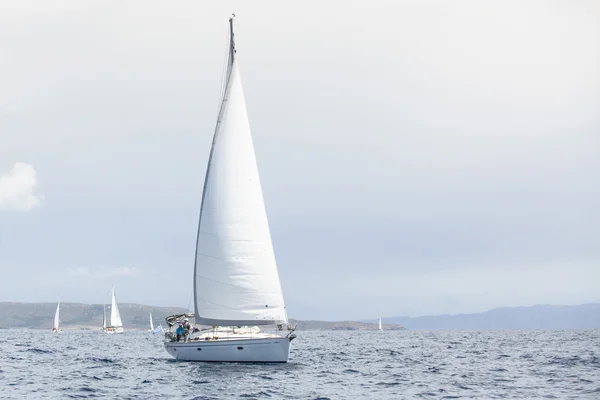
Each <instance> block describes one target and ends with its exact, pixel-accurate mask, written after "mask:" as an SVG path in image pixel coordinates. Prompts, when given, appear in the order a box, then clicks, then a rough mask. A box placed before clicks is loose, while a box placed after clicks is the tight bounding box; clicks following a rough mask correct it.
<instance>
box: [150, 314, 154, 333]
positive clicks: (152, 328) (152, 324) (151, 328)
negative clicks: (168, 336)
mask: <svg viewBox="0 0 600 400" xmlns="http://www.w3.org/2000/svg"><path fill="white" fill-rule="evenodd" d="M150 330H151V331H153V330H154V322H152V311H150Z"/></svg>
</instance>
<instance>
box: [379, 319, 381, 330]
mask: <svg viewBox="0 0 600 400" xmlns="http://www.w3.org/2000/svg"><path fill="white" fill-rule="evenodd" d="M379 330H382V328H381V317H379Z"/></svg>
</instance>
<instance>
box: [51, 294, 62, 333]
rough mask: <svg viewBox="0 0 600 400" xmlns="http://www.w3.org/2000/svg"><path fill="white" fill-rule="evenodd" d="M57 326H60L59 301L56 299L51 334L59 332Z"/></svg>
mask: <svg viewBox="0 0 600 400" xmlns="http://www.w3.org/2000/svg"><path fill="white" fill-rule="evenodd" d="M59 325H60V299H58V304H57V305H56V312H55V313H54V324H53V325H52V333H58V332H61V329H60V326H59Z"/></svg>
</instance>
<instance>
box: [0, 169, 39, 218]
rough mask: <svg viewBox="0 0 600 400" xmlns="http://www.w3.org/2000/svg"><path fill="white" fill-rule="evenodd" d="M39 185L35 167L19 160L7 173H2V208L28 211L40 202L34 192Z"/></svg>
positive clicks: (0, 206)
mask: <svg viewBox="0 0 600 400" xmlns="http://www.w3.org/2000/svg"><path fill="white" fill-rule="evenodd" d="M36 185H37V178H36V172H35V168H33V166H32V165H30V164H27V163H22V162H18V163H15V165H13V167H12V168H11V169H10V171H8V172H7V173H4V174H1V175H0V210H2V209H5V210H16V211H27V210H31V209H32V208H33V207H35V206H37V205H39V204H40V201H41V197H40V196H38V195H36V194H34V191H35V187H36Z"/></svg>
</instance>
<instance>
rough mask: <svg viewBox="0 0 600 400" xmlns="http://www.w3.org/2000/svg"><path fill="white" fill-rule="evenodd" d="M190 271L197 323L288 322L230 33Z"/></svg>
mask: <svg viewBox="0 0 600 400" xmlns="http://www.w3.org/2000/svg"><path fill="white" fill-rule="evenodd" d="M194 275H195V282H194V283H195V285H194V299H195V312H196V322H197V323H200V324H206V325H230V326H231V325H267V324H276V323H286V322H287V315H286V311H285V304H284V300H283V294H282V291H281V284H280V282H279V274H278V271H277V263H276V261H275V254H274V251H273V245H272V243H271V233H270V231H269V223H268V220H267V213H266V210H265V204H264V200H263V193H262V188H261V185H260V179H259V175H258V167H257V165H256V157H255V154H254V146H253V143H252V135H251V132H250V123H249V121H248V115H247V111H246V103H245V100H244V92H243V89H242V81H241V77H240V70H239V64H238V61H237V56H236V54H235V47H234V42H233V37H232V39H231V42H230V53H229V63H228V68H227V78H226V87H225V93H224V96H223V99H222V103H221V109H220V112H219V116H218V118H217V126H216V128H215V134H214V137H213V144H212V149H211V154H210V157H209V162H208V166H207V171H206V178H205V183H204V190H203V197H202V206H201V210H200V221H199V227H198V240H197V246H196V260H195V267H194Z"/></svg>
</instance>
